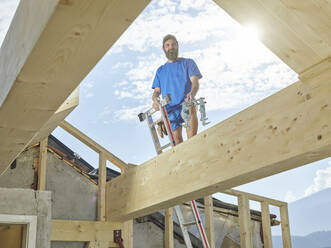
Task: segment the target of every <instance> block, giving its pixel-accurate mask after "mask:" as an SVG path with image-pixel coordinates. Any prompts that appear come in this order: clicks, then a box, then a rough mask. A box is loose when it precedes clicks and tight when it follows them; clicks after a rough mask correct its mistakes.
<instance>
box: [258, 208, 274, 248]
mask: <svg viewBox="0 0 331 248" xmlns="http://www.w3.org/2000/svg"><path fill="white" fill-rule="evenodd" d="M261 212H262V232H263V248H272V236H271V223H270V210H269V204H268V203H267V202H262V203H261Z"/></svg>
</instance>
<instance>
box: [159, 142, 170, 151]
mask: <svg viewBox="0 0 331 248" xmlns="http://www.w3.org/2000/svg"><path fill="white" fill-rule="evenodd" d="M169 146H171V144H170V143H168V144H166V145H164V146H162V147H161V150H163V149H165V148H167V147H169Z"/></svg>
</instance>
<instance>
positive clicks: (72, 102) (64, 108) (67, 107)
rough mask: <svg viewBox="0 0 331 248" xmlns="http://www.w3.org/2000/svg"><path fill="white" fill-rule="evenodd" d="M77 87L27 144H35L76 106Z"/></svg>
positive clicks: (77, 99) (49, 132)
mask: <svg viewBox="0 0 331 248" xmlns="http://www.w3.org/2000/svg"><path fill="white" fill-rule="evenodd" d="M78 104H79V87H77V89H75V90H74V91H73V92H72V93H71V95H70V96H69V97H68V98H67V100H66V101H65V102H64V103H63V104H62V105H61V106H60V107H59V109H58V110H57V111H56V112H55V113H54V114H53V115H52V117H51V118H50V119H49V120H48V121H47V122H46V123H45V124H44V125H43V127H42V128H41V129H40V130H39V131H38V132H37V133H36V134H35V135H34V137H33V138H32V140H30V142H29V144H28V146H31V145H33V144H36V143H38V142H40V141H41V140H43V139H44V138H46V137H48V136H49V135H50V134H51V133H52V132H53V131H54V129H55V128H57V127H58V125H59V124H60V123H61V122H62V121H63V120H64V119H65V118H66V117H67V116H68V115H69V114H70V113H71V112H72V111H73V110H74V109H75V108H76V107H77V106H78Z"/></svg>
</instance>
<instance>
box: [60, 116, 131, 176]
mask: <svg viewBox="0 0 331 248" xmlns="http://www.w3.org/2000/svg"><path fill="white" fill-rule="evenodd" d="M59 127H61V128H63V129H64V130H65V131H67V132H68V133H70V134H71V135H72V136H74V137H75V138H77V139H78V140H80V141H81V142H83V143H84V144H85V145H87V146H88V147H90V148H91V149H92V150H94V151H96V152H97V153H103V154H104V155H105V156H106V158H107V159H108V160H109V161H110V162H111V163H113V164H114V165H115V166H117V167H119V168H120V169H121V171H127V170H128V169H129V168H132V167H133V166H130V167H129V166H128V165H127V164H126V163H125V162H123V161H122V160H121V159H119V158H118V157H116V156H115V155H114V154H112V153H111V152H109V151H108V150H106V149H105V148H104V147H102V146H101V145H99V144H98V143H97V142H95V141H94V140H92V139H91V138H90V137H88V136H87V135H86V134H84V133H83V132H81V131H79V130H78V129H77V128H75V127H74V126H73V125H71V124H70V123H69V122H67V121H62V122H61V123H60V125H59Z"/></svg>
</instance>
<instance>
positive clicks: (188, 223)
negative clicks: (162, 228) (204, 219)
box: [183, 221, 197, 226]
mask: <svg viewBox="0 0 331 248" xmlns="http://www.w3.org/2000/svg"><path fill="white" fill-rule="evenodd" d="M196 224H197V223H196V222H195V221H192V222H187V223H183V226H192V225H196Z"/></svg>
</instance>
